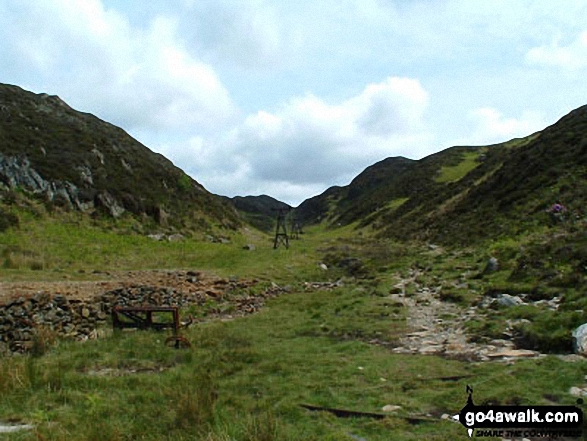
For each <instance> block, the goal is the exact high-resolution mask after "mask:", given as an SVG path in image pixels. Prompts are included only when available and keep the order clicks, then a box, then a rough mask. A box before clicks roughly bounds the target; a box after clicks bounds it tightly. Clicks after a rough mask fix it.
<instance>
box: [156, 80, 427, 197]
mask: <svg viewBox="0 0 587 441" xmlns="http://www.w3.org/2000/svg"><path fill="white" fill-rule="evenodd" d="M427 106H428V94H427V92H426V91H425V90H424V89H423V87H422V86H421V85H420V83H419V82H418V81H417V80H415V79H410V78H396V77H390V78H387V79H386V80H385V81H383V82H381V83H378V84H370V85H368V86H367V87H365V89H364V90H363V91H362V92H361V93H360V94H358V95H357V96H355V97H352V98H350V99H347V100H345V101H343V102H340V103H336V104H330V103H326V102H325V101H323V100H322V99H320V98H318V97H316V96H314V95H311V94H307V95H306V96H303V97H297V98H293V99H291V100H289V101H288V102H287V103H285V104H284V105H283V106H281V107H280V108H279V109H278V110H277V111H276V112H273V113H270V112H267V111H259V112H257V113H255V114H251V115H249V116H248V117H246V118H245V119H244V121H243V122H242V123H241V124H239V125H238V126H237V127H235V128H234V129H233V130H232V131H231V132H230V133H228V134H227V135H225V136H223V137H221V138H216V139H207V140H204V139H197V140H192V143H191V144H189V145H187V146H185V145H183V146H181V148H178V147H179V146H176V148H173V147H170V146H168V147H167V148H165V149H164V151H165V153H166V154H168V155H170V156H171V157H172V158H174V159H176V160H178V161H179V160H181V161H182V163H184V164H189V165H188V166H187V170H188V171H190V172H191V173H192V174H193V175H194V176H195V177H199V178H200V179H202V180H203V181H205V182H206V185H207V186H209V188H210V189H211V190H212V191H214V192H218V193H228V194H232V195H234V194H237V193H238V194H247V192H249V193H253V194H255V193H259V192H265V193H269V192H271V191H273V192H272V193H270V194H272V195H273V196H274V197H277V198H284V200H287V201H290V202H292V203H299V202H301V201H302V200H303V199H305V198H307V197H308V195H311V194H314V193H312V192H314V191H322V190H324V188H326V187H329V186H331V185H334V184H339V185H341V184H347V183H348V182H349V181H350V180H351V179H352V178H353V177H354V176H355V175H356V174H357V173H359V172H361V171H362V170H363V169H364V168H365V167H367V166H369V165H371V164H372V163H373V162H375V161H378V160H381V159H383V158H386V157H388V156H397V155H404V156H410V157H422V156H424V155H425V154H427V153H431V151H430V150H427V149H429V148H430V146H431V142H430V141H431V137H430V135H429V134H428V133H427V132H426V126H425V124H424V122H423V116H424V112H425V110H426V108H427ZM186 152H189V153H186ZM189 158H192V159H191V160H190V159H189ZM262 189H265V190H262Z"/></svg>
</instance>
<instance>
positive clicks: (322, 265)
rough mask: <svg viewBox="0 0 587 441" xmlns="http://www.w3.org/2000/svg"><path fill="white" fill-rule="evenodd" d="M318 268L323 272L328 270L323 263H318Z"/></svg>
mask: <svg viewBox="0 0 587 441" xmlns="http://www.w3.org/2000/svg"><path fill="white" fill-rule="evenodd" d="M318 266H319V267H320V268H321V269H323V270H324V271H326V270H327V269H328V267H327V266H326V264H325V263H319V264H318Z"/></svg>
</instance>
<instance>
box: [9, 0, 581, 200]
mask: <svg viewBox="0 0 587 441" xmlns="http://www.w3.org/2000/svg"><path fill="white" fill-rule="evenodd" d="M586 74H587V2H584V1H573V0H569V1H565V2H552V1H530V0H518V1H516V2H512V1H502V0H491V1H489V0H484V1H481V0H443V1H440V0H319V1H317V0H296V1H295V2H292V1H285V0H281V1H278V0H239V1H236V0H168V1H165V2H153V1H151V2H146V1H139V0H3V1H2V2H0V82H4V83H10V84H17V85H19V86H21V87H23V88H25V89H27V90H31V91H34V92H37V93H40V92H46V93H50V94H56V95H59V96H60V97H61V98H63V99H64V100H65V101H66V102H68V103H69V104H70V105H71V106H72V107H74V108H76V109H78V110H82V111H86V112H91V113H94V114H95V115H97V116H98V117H100V118H102V119H104V120H106V121H109V122H111V123H113V124H116V125H118V126H121V127H122V128H124V129H125V130H126V131H127V132H128V133H130V134H131V135H132V136H134V137H135V138H137V139H138V140H139V141H141V142H142V143H143V144H145V145H146V146H147V147H149V148H151V149H152V150H155V151H157V152H160V153H163V154H164V155H166V156H167V157H168V158H170V159H171V160H172V161H173V162H174V163H175V164H176V165H177V166H179V167H180V168H182V169H183V170H184V171H186V172H187V173H189V174H190V175H191V176H192V177H193V178H195V179H196V180H197V181H199V182H200V183H201V184H203V185H204V186H205V187H206V188H207V189H208V190H210V191H212V192H214V193H217V194H223V195H227V196H234V195H247V194H269V195H271V196H273V197H276V198H278V199H280V200H283V201H286V202H289V203H291V204H293V205H297V204H299V203H300V202H301V201H303V200H304V199H306V198H308V197H311V196H314V195H316V194H318V193H321V192H322V191H324V190H325V189H326V188H328V187H330V186H332V185H345V184H348V183H349V182H350V180H351V179H352V178H353V177H354V176H356V175H357V174H358V173H360V172H361V171H362V170H363V169H364V168H365V167H367V166H369V165H371V164H373V163H374V162H376V161H379V160H381V159H384V158H386V157H389V156H400V155H401V156H406V157H409V158H413V159H419V158H422V157H424V156H427V155H429V154H431V153H434V152H436V151H439V150H442V149H445V148H447V147H450V146H453V145H480V144H491V143H497V142H501V141H507V140H509V139H511V138H514V137H520V136H525V135H528V134H530V133H532V132H534V131H537V130H541V129H543V128H544V127H546V126H547V125H550V124H553V123H554V122H556V120H558V119H559V118H560V117H562V116H563V115H565V114H566V113H568V112H569V111H571V110H572V109H574V108H576V107H579V106H581V105H584V104H587V82H585V81H584V78H585V77H586Z"/></svg>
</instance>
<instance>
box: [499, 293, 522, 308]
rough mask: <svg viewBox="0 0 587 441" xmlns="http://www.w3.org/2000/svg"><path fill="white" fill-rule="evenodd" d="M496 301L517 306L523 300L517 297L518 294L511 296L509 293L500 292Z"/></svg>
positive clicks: (508, 305)
mask: <svg viewBox="0 0 587 441" xmlns="http://www.w3.org/2000/svg"><path fill="white" fill-rule="evenodd" d="M497 303H499V304H500V305H502V306H507V307H510V306H519V305H523V304H524V301H523V300H522V299H521V298H520V297H518V296H511V295H509V294H500V295H499V296H498V297H497Z"/></svg>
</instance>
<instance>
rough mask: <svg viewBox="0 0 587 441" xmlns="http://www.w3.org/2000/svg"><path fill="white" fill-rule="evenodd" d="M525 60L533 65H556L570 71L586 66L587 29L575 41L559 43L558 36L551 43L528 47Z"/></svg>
mask: <svg viewBox="0 0 587 441" xmlns="http://www.w3.org/2000/svg"><path fill="white" fill-rule="evenodd" d="M526 61H527V62H528V63H530V64H534V65H544V66H556V67H560V68H563V69H567V70H570V71H576V70H579V69H583V68H585V67H587V31H584V32H582V33H581V34H580V35H579V36H578V37H577V39H576V40H575V41H573V42H571V43H570V44H568V45H566V46H565V45H561V44H560V38H557V39H555V40H554V41H553V42H552V43H551V44H549V45H544V46H538V47H534V48H532V49H530V50H529V51H528V53H527V54H526Z"/></svg>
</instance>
